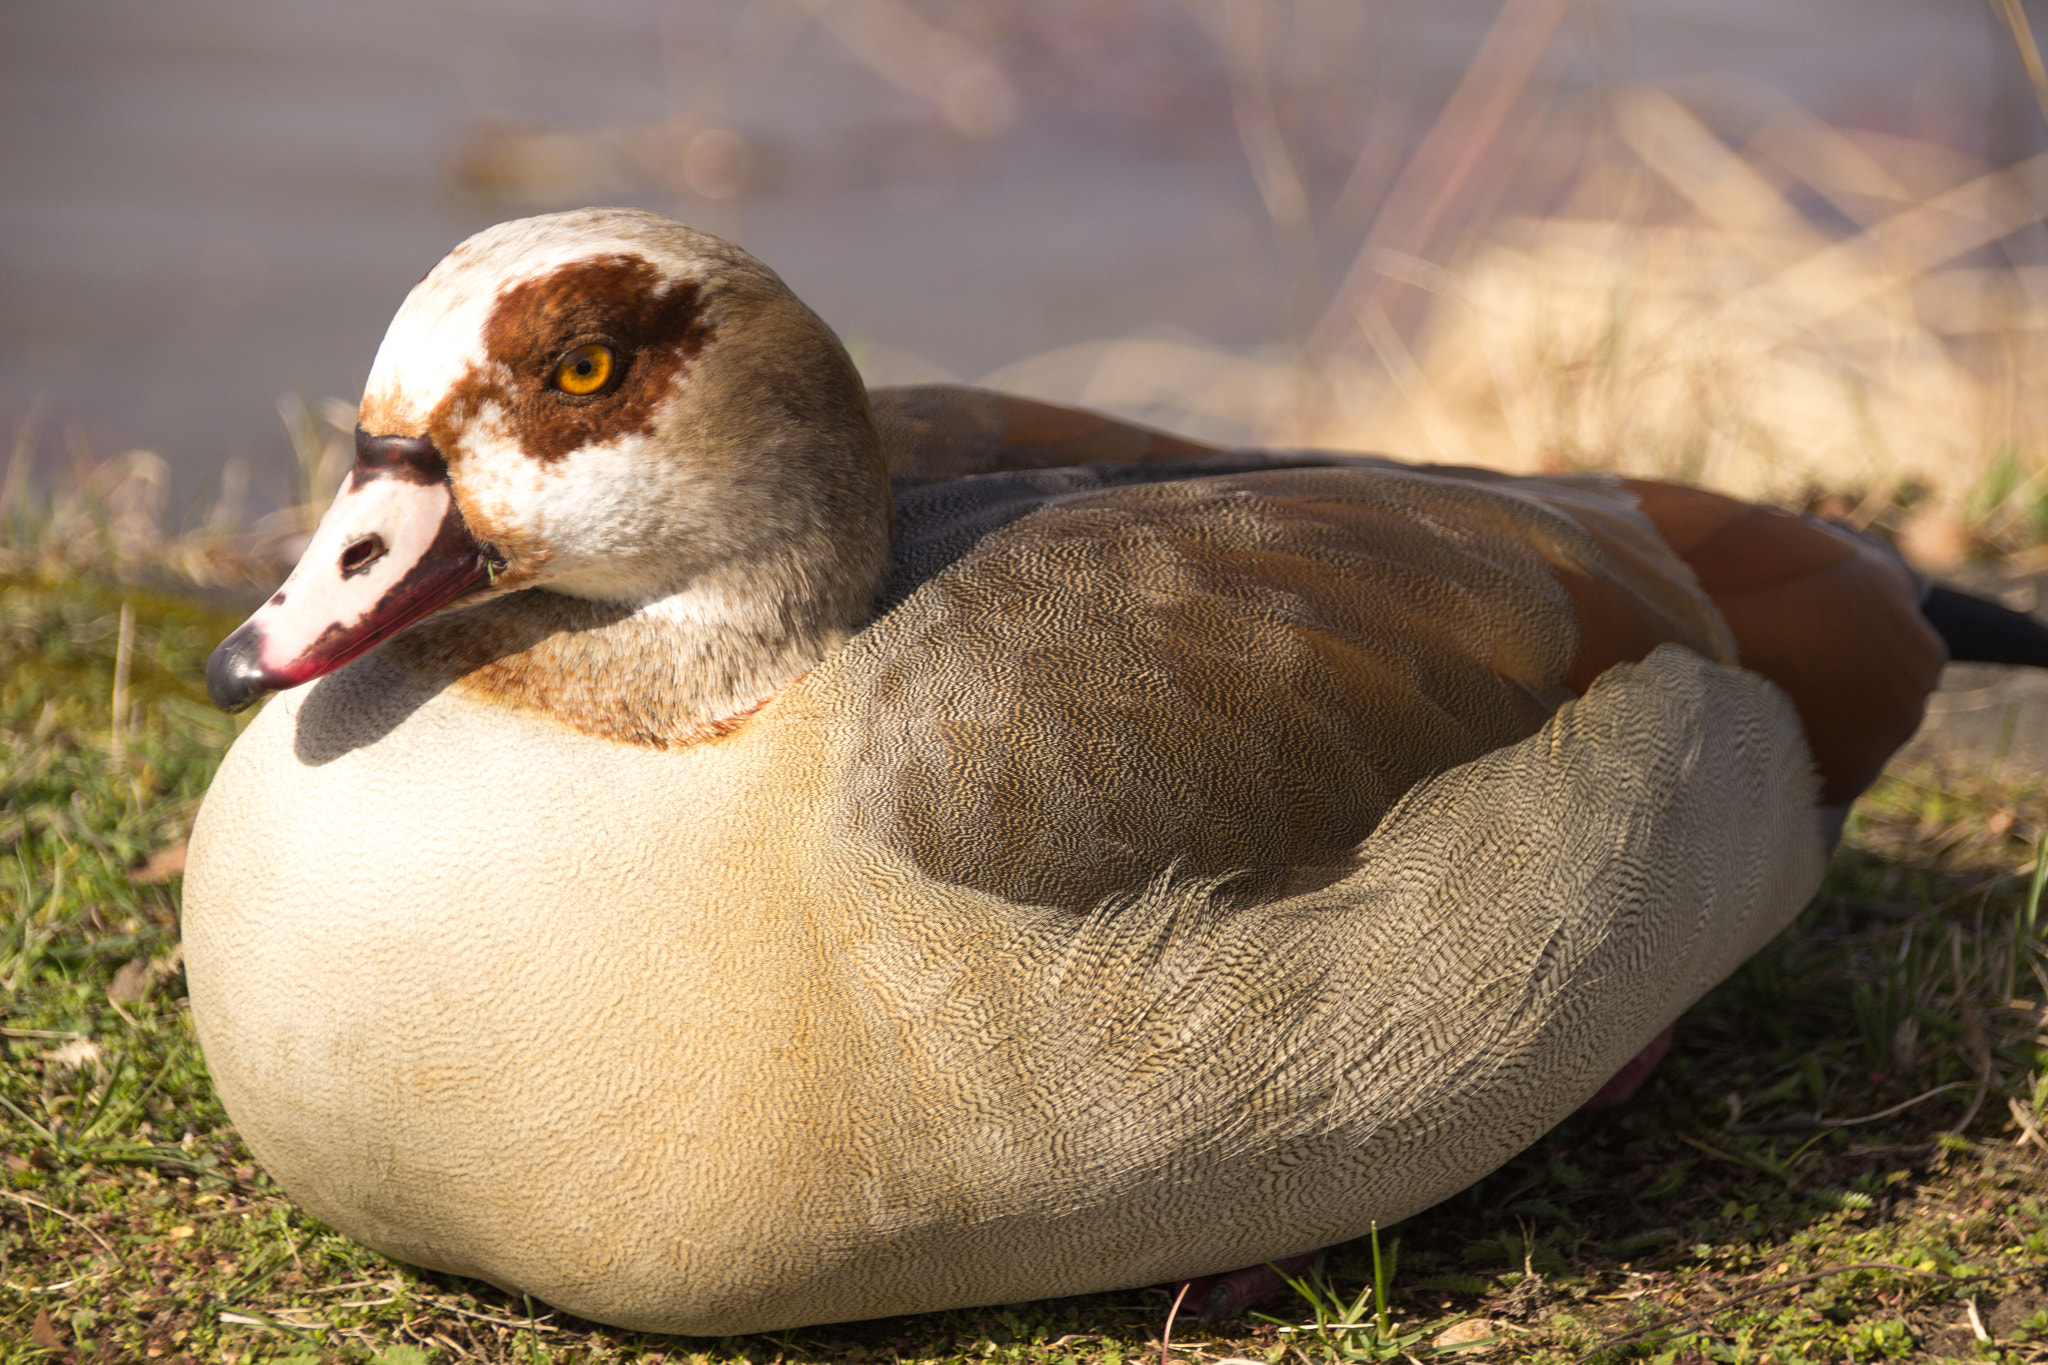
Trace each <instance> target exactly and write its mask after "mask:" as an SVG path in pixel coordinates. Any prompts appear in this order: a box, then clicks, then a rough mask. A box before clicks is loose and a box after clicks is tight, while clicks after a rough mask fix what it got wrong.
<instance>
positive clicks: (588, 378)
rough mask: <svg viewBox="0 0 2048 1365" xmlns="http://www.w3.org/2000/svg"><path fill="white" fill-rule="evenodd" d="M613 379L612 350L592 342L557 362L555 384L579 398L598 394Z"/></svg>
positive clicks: (579, 347)
mask: <svg viewBox="0 0 2048 1365" xmlns="http://www.w3.org/2000/svg"><path fill="white" fill-rule="evenodd" d="M611 377H612V348H611V347H609V346H602V345H599V344H598V343H597V342H594V341H593V342H590V343H589V344H587V345H583V346H578V347H577V348H576V349H575V350H573V351H570V352H569V353H568V354H567V355H565V356H563V357H562V358H561V359H560V360H558V361H556V362H555V373H554V376H553V380H552V382H553V384H554V386H555V387H556V388H558V389H560V390H561V391H562V392H563V393H567V394H573V395H575V396H576V397H578V398H581V397H584V396H585V395H587V394H593V393H596V392H597V391H598V390H599V389H601V388H603V387H604V386H605V385H606V384H607V383H608V382H610V380H611Z"/></svg>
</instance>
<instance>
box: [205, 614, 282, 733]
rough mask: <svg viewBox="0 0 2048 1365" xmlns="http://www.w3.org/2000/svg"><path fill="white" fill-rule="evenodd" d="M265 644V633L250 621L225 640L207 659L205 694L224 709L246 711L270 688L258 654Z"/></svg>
mask: <svg viewBox="0 0 2048 1365" xmlns="http://www.w3.org/2000/svg"><path fill="white" fill-rule="evenodd" d="M262 647H263V632H262V631H260V630H258V629H256V627H255V623H254V622H250V623H248V624H246V625H244V626H242V628H241V629H239V630H237V631H236V632H235V633H234V634H232V635H230V636H228V638H227V639H225V640H222V641H221V642H220V644H219V646H218V647H216V648H215V649H214V651H213V656H212V657H211V658H209V659H208V660H207V661H206V695H207V696H208V697H210V698H212V700H213V704H214V705H215V706H218V707H219V708H220V709H221V710H223V711H243V710H247V709H248V708H249V706H250V705H251V704H253V703H254V702H255V701H256V699H257V698H259V697H261V696H262V695H263V694H264V693H266V692H268V691H270V690H271V684H270V680H269V679H268V678H267V677H265V676H264V673H263V669H262V666H261V665H260V664H258V663H257V662H256V656H257V654H258V652H259V651H260V650H261V649H262Z"/></svg>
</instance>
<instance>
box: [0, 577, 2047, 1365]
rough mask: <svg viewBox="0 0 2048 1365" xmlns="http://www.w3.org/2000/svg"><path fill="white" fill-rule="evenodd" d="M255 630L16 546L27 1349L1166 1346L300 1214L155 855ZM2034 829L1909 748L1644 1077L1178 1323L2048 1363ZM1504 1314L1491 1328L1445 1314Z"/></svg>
mask: <svg viewBox="0 0 2048 1365" xmlns="http://www.w3.org/2000/svg"><path fill="white" fill-rule="evenodd" d="M124 602H125V603H126V604H127V605H128V607H129V608H130V611H131V620H132V641H131V648H130V650H129V654H130V658H131V663H130V666H129V669H128V676H127V680H126V683H125V694H126V701H125V702H124V711H125V714H124V716H123V718H122V720H123V723H122V724H121V725H120V726H119V727H118V728H117V727H116V725H115V723H114V713H113V705H112V698H113V694H114V691H115V674H116V671H117V668H116V665H117V659H118V656H119V654H120V640H121V636H122V630H121V624H120V622H121V617H122V609H123V604H124ZM230 624H232V623H231V622H230V621H228V620H226V619H222V618H218V617H214V616H210V615H208V614H207V613H205V612H203V611H200V610H198V609H196V608H192V607H189V606H186V605H182V604H180V603H179V602H177V601H173V600H168V599H154V598H143V597H136V596H132V595H128V596H124V595H123V593H122V592H121V591H119V590H117V589H115V588H112V587H108V586H104V585H95V584H94V583H92V582H90V581H81V580H78V579H67V580H64V581H61V582H39V581H31V580H23V579H14V580H4V579H0V641H4V650H0V731H4V732H5V733H4V736H0V738H4V740H5V744H4V746H0V747H4V753H5V763H6V769H5V771H6V783H5V790H4V794H0V855H4V856H5V860H6V865H5V867H4V868H0V907H4V911H5V913H4V916H0V993H4V999H5V1018H4V1020H0V1025H4V1030H5V1031H4V1038H0V1041H4V1044H5V1047H6V1049H7V1066H6V1067H5V1068H4V1070H0V1173H4V1185H0V1363H6V1362H17V1361H23V1362H25V1361H42V1360H61V1359H66V1358H69V1359H71V1360H74V1361H79V1362H84V1361H133V1360H151V1359H155V1360H165V1361H178V1360H192V1361H204V1362H213V1361H261V1360H305V1361H315V1360H317V1361H356V1362H366V1361H384V1362H388V1363H389V1365H419V1362H424V1361H437V1362H454V1361H463V1360H477V1361H491V1362H523V1363H529V1365H530V1363H531V1362H547V1361H590V1362H600V1361H693V1362H694V1361H706V1360H720V1361H725V1360H742V1359H744V1360H748V1361H753V1362H760V1363H761V1365H767V1363H768V1362H774V1361H792V1362H793V1361H804V1360H835V1361H839V1360H844V1361H850V1362H867V1361H899V1360H900V1361H913V1360H915V1361H926V1360H929V1361H967V1360H975V1361H1000V1362H1012V1361H1014V1362H1043V1363H1044V1365H1124V1362H1139V1361H1144V1360H1151V1361H1157V1360H1158V1359H1159V1354H1160V1352H1159V1337H1160V1331H1161V1328H1162V1326H1163V1325H1164V1323H1165V1321H1166V1316H1167V1309H1168V1305H1169V1298H1168V1295H1167V1293H1166V1291H1165V1290H1163V1289H1153V1290H1136V1291H1131V1292H1127V1293H1120V1294H1108V1295H1097V1296H1093V1297H1088V1298H1081V1299H1072V1300H1061V1301H1053V1302H1045V1303H1034V1304H1025V1305H1011V1306H1007V1307H995V1308H988V1309H982V1310H976V1311H961V1312H951V1313H939V1314H932V1315H928V1316H923V1317H916V1318H899V1319H888V1320H883V1321H878V1322H872V1323H861V1324H855V1325H852V1326H847V1327H828V1328H816V1329H806V1330H802V1331H794V1332H786V1333H781V1334H778V1335H775V1336H772V1337H754V1338H744V1339H737V1340H731V1341H718V1342H714V1341H698V1340H688V1339H680V1338H660V1337H646V1336H638V1335H635V1334H632V1333H624V1332H616V1331H612V1330H609V1329H605V1328H599V1327H595V1326H593V1325H591V1324H589V1323H585V1322H581V1321H577V1320H574V1319H569V1318H566V1317H564V1316H562V1315H559V1314H555V1313H551V1312H549V1311H548V1310H547V1309H546V1308H545V1306H544V1305H540V1304H529V1303H527V1302H525V1301H523V1300H520V1299H516V1298H512V1297H508V1296H506V1295H504V1294H501V1293H498V1292H497V1291H494V1290H491V1289H488V1288H486V1287H483V1286H479V1285H475V1284H470V1283H466V1282H463V1281H458V1280H454V1279H450V1278H446V1277H441V1276H435V1275H426V1274H421V1273H418V1272H416V1271H413V1270H411V1269H409V1268H407V1267H404V1266H400V1265H397V1264H394V1263H392V1262H390V1261H387V1260H385V1259H383V1258H382V1257H380V1256H377V1255H375V1254H373V1253H371V1252H369V1251H366V1250H364V1249H362V1248H360V1247H357V1246H355V1245H353V1244H352V1243H350V1242H348V1241H347V1240H346V1239H344V1238H341V1237H339V1236H337V1235H336V1234H334V1233H332V1232H330V1231H329V1230H328V1229H326V1228H324V1227H323V1226H321V1225H320V1224H319V1223H318V1222H316V1221H314V1220H313V1219H311V1218H308V1217H307V1216H306V1215H304V1214H303V1213H300V1212H299V1211H298V1210H296V1209H295V1208H293V1207H292V1205H291V1204H290V1203H289V1201H287V1200H286V1199H285V1198H284V1197H283V1196H282V1195H281V1193H280V1192H279V1191H278V1189H277V1188H276V1186H274V1185H273V1184H272V1183H271V1182H270V1181H269V1180H268V1178H267V1177H266V1176H265V1175H264V1174H263V1172H262V1171H261V1170H260V1169H258V1168H257V1166H256V1165H255V1164H254V1162H253V1161H252V1160H251V1159H250V1157H249V1155H248V1153H247V1151H246V1150H245V1149H244V1148H243V1147H242V1145H241V1144H240V1142H239V1141H238V1140H237V1138H236V1136H235V1133H234V1130H233V1128H232V1127H231V1125H230V1124H229V1123H228V1121H227V1118H226V1115H225V1114H224V1113H223V1112H222V1111H221V1109H220V1107H219V1104H218V1102H217V1101H216V1100H215V1099H214V1097H213V1094H212V1091H211V1088H210V1086H209V1085H208V1083H207V1078H206V1070H205V1064H204V1062H203V1061H202V1059H201V1057H200V1055H199V1051H198V1048H197V1046H196V1044H195V1042H194V1039H193V1033H192V1028H191V1022H190V1018H189V1015H188V1012H187V1009H186V1004H185V1001H184V998H183V994H184V993H183V981H182V977H181V975H180V974H179V971H178V968H177V965H176V963H177V957H176V953H177V912H178V881H177V878H176V877H175V876H171V877H169V878H167V879H164V880H149V879H147V877H146V876H145V877H144V878H142V879H138V877H137V876H136V875H134V873H135V870H136V869H138V868H140V867H142V866H143V865H144V864H145V863H146V862H147V860H148V859H149V858H150V857H151V855H152V854H160V853H162V852H163V851H165V850H168V849H173V848H176V847H177V846H179V845H180V844H181V842H182V840H183V838H184V836H185V834H186V832H187V830H188V829H189V827H190V822H191V818H192V814H193V812H194V810H195V809H196V806H197V802H198V799H199V797H200V795H201V793H202V792H203V791H204V789H205V785H206V782H207V779H208V777H209V775H210V774H211V772H212V770H213V767H214V764H215V763H216V762H217V761H218V759H219V756H220V754H221V752H222V750H223V749H224V748H225V746H226V745H227V743H228V742H229V741H230V740H231V739H232V738H233V735H234V733H235V731H236V729H237V726H236V723H235V722H232V721H230V720H228V719H226V718H224V717H222V716H220V715H218V714H217V713H215V712H213V711H212V710H211V709H210V708H208V707H207V706H206V705H205V703H204V699H203V697H202V695H201V692H200V689H199V684H198V678H199V675H200V668H201V665H202V663H203V661H204V658H205V653H206V651H207V649H208V648H210V647H211V645H212V644H213V642H214V641H215V639H217V638H218V636H219V634H220V633H221V632H222V631H223V630H224V629H226V628H227V627H228V626H229V625H230ZM2043 830H2048V792H2044V790H2043V787H2042V785H2041V782H2040V781H2039V780H2038V779H2029V780H2028V781H2026V782H2023V783H2017V784H2007V785H2003V786H1997V785H1991V784H1988V783H1985V782H1982V781H1979V782H1975V783H1974V784H1972V785H1967V786H1953V785H1944V784H1941V783H1938V782H1936V781H1934V780H1932V779H1931V778H1930V777H1928V776H1927V775H1925V774H1906V775H1900V776H1894V777H1891V778H1888V779H1886V781H1885V782H1884V783H1883V784H1882V785H1881V786H1880V787H1879V789H1878V790H1877V791H1876V792H1874V793H1873V794H1872V796H1871V797H1870V798H1869V799H1868V800H1867V801H1866V802H1865V805H1864V807H1863V809H1862V812H1861V813H1860V815H1859V816H1858V818H1857V820H1856V823H1855V825H1854V826H1853V827H1852V830H1851V834H1850V846H1849V848H1848V849H1847V850H1846V851H1845V852H1844V853H1843V855H1842V856H1841V857H1840V858H1839V859H1838V860H1837V863H1836V866H1835V869H1834V871H1833V873H1832V875H1831V876H1830V879H1829V881H1828V884H1827V886H1826V888H1825V889H1824V890H1823V892H1822V894H1821V895H1820V897H1819V898H1818V899H1817V900H1816V901H1815V903H1814V905H1813V906H1812V907H1810V908H1809V909H1808V910H1807V911H1806V912H1805V913H1804V914H1803V915H1802V916H1801V918H1800V921H1799V923H1798V925H1797V926H1796V927H1795V928H1794V930H1793V931H1792V932H1790V933H1789V934H1787V935H1785V936H1784V937H1782V938H1781V939H1780V940H1779V941H1778V942H1777V943H1775V944H1774V945H1772V947H1771V948H1769V949H1768V950H1767V951H1766V952H1764V953H1763V954H1762V955H1760V956H1759V957H1758V958H1756V959H1755V960H1753V961H1752V962H1751V963H1750V964H1748V965H1747V966H1746V967H1745V968H1744V969H1743V970H1742V971H1741V972H1739V973H1738V974H1737V975H1736V976H1735V977H1734V978H1733V979H1732V980H1730V981H1729V982H1727V983H1726V984H1725V985H1724V986H1722V987H1721V988H1720V989H1719V990H1717V991H1716V992H1715V993H1714V994H1713V995H1712V996H1710V997H1709V998H1708V999H1707V1000H1706V1001H1704V1002H1702V1004H1701V1005H1700V1006H1699V1007H1698V1008H1697V1009H1696V1010H1694V1011H1693V1013H1692V1014H1691V1015H1690V1016H1688V1018H1687V1019H1686V1020H1685V1021H1684V1022H1683V1024H1682V1025H1681V1027H1680V1033H1679V1040H1678V1043H1677V1046H1676V1047H1675V1048H1674V1049H1673V1052H1672V1055H1671V1057H1670V1058H1669V1059H1668V1060H1667V1061H1666V1063H1665V1064H1664V1066H1663V1067H1662V1069H1661V1070H1660V1072H1659V1073H1658V1075H1657V1076H1656V1077H1655V1078H1654V1079H1653V1080H1652V1082H1651V1083H1650V1084H1649V1086H1648V1087H1647V1088H1646V1089H1645V1090H1644V1092H1643V1093H1642V1094H1641V1095H1640V1096H1639V1097H1638V1099H1637V1100H1636V1102H1635V1103H1633V1104H1632V1105H1631V1106H1629V1107H1628V1108H1626V1109H1625V1110H1623V1111H1622V1112H1620V1113H1619V1114H1616V1115H1612V1116H1608V1117H1605V1118H1599V1119H1573V1120H1570V1121H1567V1122H1566V1123H1565V1124H1564V1125H1562V1126H1561V1127H1560V1128H1559V1129H1558V1130H1557V1131H1555V1132H1554V1133H1552V1134H1551V1135H1550V1136H1548V1137H1546V1138H1545V1139H1544V1140H1543V1141H1541V1142H1539V1143H1538V1144H1536V1146H1535V1147H1533V1148H1531V1149H1530V1150H1529V1151H1528V1152H1525V1153H1524V1154H1523V1155H1521V1156H1520V1157H1518V1158H1516V1159H1515V1160H1514V1161H1512V1162H1510V1163H1508V1165H1507V1166H1506V1167H1504V1168H1503V1169H1502V1170H1500V1171H1498V1172H1496V1173H1495V1174H1494V1175H1492V1176H1490V1177H1488V1178H1487V1179H1486V1180H1484V1181H1481V1182H1480V1183H1479V1184H1478V1185H1476V1186H1474V1187H1473V1188H1472V1189H1470V1190H1468V1191H1466V1192H1464V1193H1463V1194H1461V1195H1459V1196H1457V1197H1456V1198H1454V1199H1451V1200H1449V1201H1448V1202H1446V1203H1445V1204H1443V1205H1441V1206H1439V1207H1438V1208H1436V1209H1434V1210H1431V1211H1430V1212H1428V1213H1426V1214H1423V1215H1420V1216H1418V1217H1415V1218H1412V1219H1410V1220H1408V1221H1407V1222H1406V1223H1404V1224H1402V1225H1400V1226H1399V1227H1394V1228H1387V1229H1382V1230H1381V1233H1380V1254H1379V1257H1378V1258H1377V1260H1376V1259H1375V1256H1374V1253H1373V1249H1372V1246H1371V1244H1370V1243H1362V1244H1354V1245H1352V1246H1347V1247H1343V1248H1339V1249H1337V1250H1335V1251H1333V1252H1332V1253H1331V1254H1330V1255H1329V1256H1328V1257H1327V1258H1326V1259H1325V1261H1324V1263H1323V1264H1322V1265H1321V1266H1320V1267H1319V1268H1318V1269H1317V1270H1316V1271H1314V1272H1312V1273H1311V1274H1310V1275H1309V1276H1306V1277H1304V1279H1303V1281H1302V1292H1300V1293H1298V1294H1296V1295H1293V1296H1281V1298H1280V1299H1278V1300H1276V1301H1274V1302H1272V1303H1268V1304H1265V1305H1261V1311H1262V1312H1263V1313H1265V1314H1267V1315H1269V1319H1270V1320H1265V1319H1261V1318H1260V1317H1257V1316H1248V1317H1246V1318H1244V1319H1241V1320H1239V1321H1236V1322H1232V1323H1227V1324H1223V1325H1221V1326H1219V1327H1216V1328H1204V1327H1200V1326H1198V1325H1196V1324H1193V1323H1190V1322H1187V1321H1185V1320H1182V1321H1179V1322H1176V1324H1175V1326H1174V1330H1173V1335H1172V1341H1171V1344H1170V1354H1171V1356H1172V1358H1173V1359H1175V1360H1182V1361H1190V1362H1193V1361H1211V1362H1219V1361H1223V1360H1228V1359H1240V1360H1251V1361H1258V1362H1269V1361H1270V1362H1276V1363H1277V1362H1281V1361H1292V1362H1300V1363H1301V1365H1320V1362H1324V1361H1379V1360H1395V1359H1413V1360H1436V1359H1451V1358H1453V1357H1468V1358H1475V1359H1486V1360H1491V1361H1504V1360H1532V1361H1555V1362H1571V1361H1580V1360H1586V1361H1622V1360H1643V1361H1657V1362H1674V1363H1675V1362H1680V1361H1724V1360H1725V1361H1738V1360H1759V1361H1761V1360H1881V1359H1939V1358H1957V1359H1990V1360H2003V1361H2008V1362H2021V1361H2036V1362H2048V1150H2044V1149H2043V1148H2041V1147H2039V1146H2036V1145H2033V1144H2032V1143H2024V1142H2019V1141H2016V1139H2019V1138H2021V1136H2022V1132H2023V1129H2022V1124H2021V1121H2020V1120H2021V1116H2024V1117H2025V1119H2026V1121H2027V1122H2029V1123H2032V1124H2034V1125H2035V1126H2036V1127H2037V1128H2041V1127H2048V1113H2044V1111H2048V1010H2044V1005H2048V965H2044V964H2048V957H2044V951H2043V945H2042V934H2043V932H2044V931H2048V907H2044V906H2042V905H2041V903H2040V901H2041V892H2042V887H2041V884H2040V881H2039V879H2038V878H2037V877H2036V875H2035V872H2036V868H2037V866H2038V862H2037V856H2036V854H2037V847H2038V841H2039V840H2040V838H2041V834H2042V831H2043ZM1916 1101H1917V1102H1916ZM1885 1111H1894V1112H1890V1113H1889V1114H1887V1115H1886V1116H1885V1117H1878V1118H1868V1117H1867V1116H1871V1115H1876V1114H1881V1113H1885ZM1843 1119H1862V1120H1865V1121H1861V1122H1856V1123H1848V1124H1844V1123H1841V1122H1839V1121H1840V1120H1843ZM1376 1270H1377V1274H1378V1277H1379V1278H1380V1279H1381V1280H1383V1281H1384V1285H1385V1290H1386V1292H1385V1293H1384V1295H1382V1294H1381V1293H1379V1292H1378V1288H1377V1286H1376V1284H1375V1272H1376ZM1973 1308H1974V1313H1975V1318H1976V1321H1977V1322H1978V1323H1980V1324H1981V1325H1982V1327H1983V1328H1984V1330H1985V1332H1986V1333H1987V1334H1988V1335H1989V1336H1991V1337H1992V1338H1993V1340H1992V1341H1991V1342H1989V1343H1985V1342H1981V1341H1979V1340H1978V1338H1977V1334H1976V1332H1975V1331H1974V1330H1973V1328H1972V1326H1971V1321H1972V1317H1971V1315H1972V1311H1973ZM1474 1320H1479V1322H1480V1325H1477V1326H1466V1327H1463V1328H1461V1334H1462V1335H1464V1336H1466V1337H1468V1338H1469V1337H1476V1338H1480V1340H1478V1341H1477V1343H1476V1344H1473V1345H1470V1346H1466V1347H1463V1348H1455V1349H1445V1350H1439V1349H1438V1348H1437V1347H1436V1346H1435V1344H1434V1343H1435V1342H1436V1341H1437V1340H1438V1338H1439V1337H1440V1336H1441V1334H1442V1333H1443V1332H1444V1331H1445V1330H1446V1329H1447V1328H1450V1327H1452V1326H1453V1325H1455V1324H1461V1323H1472V1322H1473V1321H1474Z"/></svg>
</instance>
